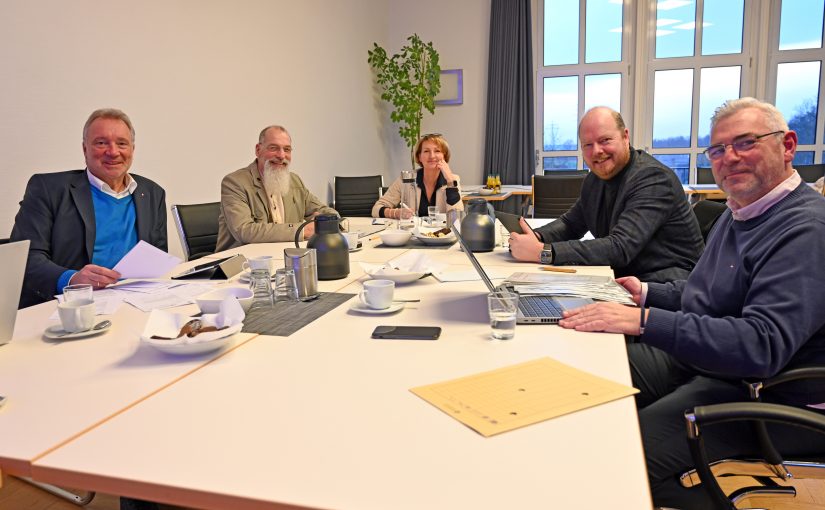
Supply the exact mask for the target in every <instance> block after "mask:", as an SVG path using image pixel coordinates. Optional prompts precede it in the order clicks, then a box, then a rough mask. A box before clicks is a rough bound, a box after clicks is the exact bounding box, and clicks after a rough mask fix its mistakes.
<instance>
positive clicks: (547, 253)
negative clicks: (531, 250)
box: [540, 245, 553, 264]
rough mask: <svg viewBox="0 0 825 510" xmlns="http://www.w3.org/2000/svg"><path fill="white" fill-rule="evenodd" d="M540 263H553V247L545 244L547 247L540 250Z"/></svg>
mask: <svg viewBox="0 0 825 510" xmlns="http://www.w3.org/2000/svg"><path fill="white" fill-rule="evenodd" d="M540 260H541V263H542V264H552V263H553V248H551V247H550V245H547V249H544V250H541V259H540Z"/></svg>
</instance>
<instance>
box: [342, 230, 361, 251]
mask: <svg viewBox="0 0 825 510" xmlns="http://www.w3.org/2000/svg"><path fill="white" fill-rule="evenodd" d="M344 239H346V240H347V246H348V247H349V249H350V250H354V249H356V248H358V232H347V233H345V234H344Z"/></svg>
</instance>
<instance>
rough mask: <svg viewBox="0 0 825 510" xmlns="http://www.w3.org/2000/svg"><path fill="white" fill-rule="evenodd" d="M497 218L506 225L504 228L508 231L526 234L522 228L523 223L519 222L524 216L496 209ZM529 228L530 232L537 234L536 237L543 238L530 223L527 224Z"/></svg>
mask: <svg viewBox="0 0 825 510" xmlns="http://www.w3.org/2000/svg"><path fill="white" fill-rule="evenodd" d="M496 218H498V221H500V222H501V224H502V225H504V228H506V229H507V232H515V233H516V234H526V232H524V230H522V228H521V223H519V220H520V219H521V218H522V217H521V216H519V215H518V214H510V213H506V212H501V211H496ZM524 223H527V222H526V221H525V222H524ZM527 229H528V230H529V231H530V232H532V233H533V235H534V236H536V239H538V240H541V238H540V237H539V236H538V234H536V233H535V232H534V231H533V229H532V228H530V225H527Z"/></svg>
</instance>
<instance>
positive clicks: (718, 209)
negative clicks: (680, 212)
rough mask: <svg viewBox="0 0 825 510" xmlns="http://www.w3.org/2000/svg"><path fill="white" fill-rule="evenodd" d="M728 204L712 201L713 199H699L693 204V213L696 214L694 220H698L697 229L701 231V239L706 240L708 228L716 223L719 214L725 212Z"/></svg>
mask: <svg viewBox="0 0 825 510" xmlns="http://www.w3.org/2000/svg"><path fill="white" fill-rule="evenodd" d="M727 208H728V206H727V205H725V204H723V203H721V202H714V201H713V200H700V201H698V202H696V203H695V204H693V214H694V215H696V221H698V222H699V231H700V232H701V233H702V239H704V240H705V241H707V240H708V234H710V229H712V228H713V226H714V225H715V224H716V220H718V219H719V216H721V215H722V213H723V212H725V209H727Z"/></svg>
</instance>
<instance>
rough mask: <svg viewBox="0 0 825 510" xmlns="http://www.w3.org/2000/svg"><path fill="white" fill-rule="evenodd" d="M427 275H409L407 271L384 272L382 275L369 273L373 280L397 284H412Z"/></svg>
mask: <svg viewBox="0 0 825 510" xmlns="http://www.w3.org/2000/svg"><path fill="white" fill-rule="evenodd" d="M425 274H426V273H409V272H407V271H387V270H385V271H383V272H381V273H373V274H369V273H367V276H369V277H370V278H372V279H373V280H392V281H394V282H395V283H412V282H414V281H416V280H418V279H420V278H422V277H423V276H424V275H425Z"/></svg>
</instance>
